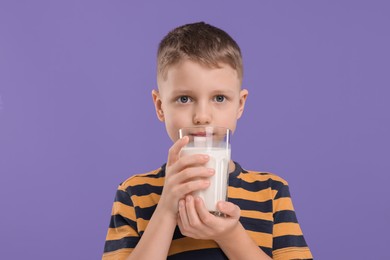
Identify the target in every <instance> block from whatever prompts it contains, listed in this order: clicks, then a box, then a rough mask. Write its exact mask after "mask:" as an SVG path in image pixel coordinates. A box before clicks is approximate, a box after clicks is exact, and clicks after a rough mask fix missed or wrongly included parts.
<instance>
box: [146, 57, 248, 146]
mask: <svg viewBox="0 0 390 260" xmlns="http://www.w3.org/2000/svg"><path fill="white" fill-rule="evenodd" d="M158 85H159V91H156V90H153V93H152V95H153V102H154V105H155V108H156V113H157V117H158V119H159V120H161V121H163V122H165V127H166V129H167V133H168V135H169V137H170V138H171V140H172V141H174V142H175V141H176V140H177V139H178V138H179V129H180V128H183V127H192V126H207V125H210V126H219V127H226V128H229V129H230V130H231V131H233V132H234V130H235V128H236V123H237V119H239V118H240V117H241V115H242V113H243V111H244V106H245V101H246V98H247V95H248V91H247V90H245V89H241V86H240V79H239V78H238V76H237V72H236V70H234V69H233V68H231V67H230V66H229V65H227V64H220V68H208V67H205V66H202V65H200V64H198V63H195V62H192V61H189V60H186V61H183V62H180V63H178V64H176V65H174V66H172V67H170V68H169V69H168V73H167V77H166V78H165V79H162V78H160V79H159V82H158Z"/></svg>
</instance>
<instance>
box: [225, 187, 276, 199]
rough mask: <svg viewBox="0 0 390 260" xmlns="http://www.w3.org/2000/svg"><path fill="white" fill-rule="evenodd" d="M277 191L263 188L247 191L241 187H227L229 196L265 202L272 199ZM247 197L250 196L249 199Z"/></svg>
mask: <svg viewBox="0 0 390 260" xmlns="http://www.w3.org/2000/svg"><path fill="white" fill-rule="evenodd" d="M276 192H277V191H275V190H270V189H265V190H261V191H248V190H245V189H243V188H235V187H229V188H228V195H229V198H235V199H245V200H248V201H256V202H265V201H267V200H270V199H272V198H273V197H274V196H275V194H276ZM248 198H251V199H250V200H249V199H248Z"/></svg>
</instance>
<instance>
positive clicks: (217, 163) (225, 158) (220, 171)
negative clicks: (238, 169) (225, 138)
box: [181, 147, 230, 213]
mask: <svg viewBox="0 0 390 260" xmlns="http://www.w3.org/2000/svg"><path fill="white" fill-rule="evenodd" d="M193 154H207V155H209V156H210V160H209V161H208V163H207V164H206V165H205V166H206V167H207V168H213V169H214V170H215V174H214V175H213V176H211V177H210V186H209V187H208V188H207V189H206V190H200V191H196V192H195V193H194V195H195V196H199V197H201V198H202V199H203V201H204V203H205V205H206V208H207V209H208V210H209V211H210V212H213V213H216V212H217V211H218V210H217V207H216V206H217V205H216V204H217V202H218V201H220V200H223V201H225V200H226V192H227V184H228V178H229V177H228V175H229V161H230V148H229V149H226V148H216V147H210V148H207V147H184V148H183V149H182V150H181V156H186V155H193Z"/></svg>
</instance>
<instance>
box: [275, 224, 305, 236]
mask: <svg viewBox="0 0 390 260" xmlns="http://www.w3.org/2000/svg"><path fill="white" fill-rule="evenodd" d="M273 233H274V237H280V236H286V235H293V236H301V235H302V230H301V228H300V227H299V224H298V223H279V224H275V225H274V231H273Z"/></svg>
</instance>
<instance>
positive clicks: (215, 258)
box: [167, 248, 228, 260]
mask: <svg viewBox="0 0 390 260" xmlns="http://www.w3.org/2000/svg"><path fill="white" fill-rule="evenodd" d="M181 259H186V260H199V259H202V260H207V259H210V260H226V259H228V258H227V257H226V255H225V254H224V253H223V251H222V250H221V249H220V248H207V249H206V248H205V249H200V250H192V251H186V252H181V253H177V254H174V255H171V256H168V257H167V260H181Z"/></svg>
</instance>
